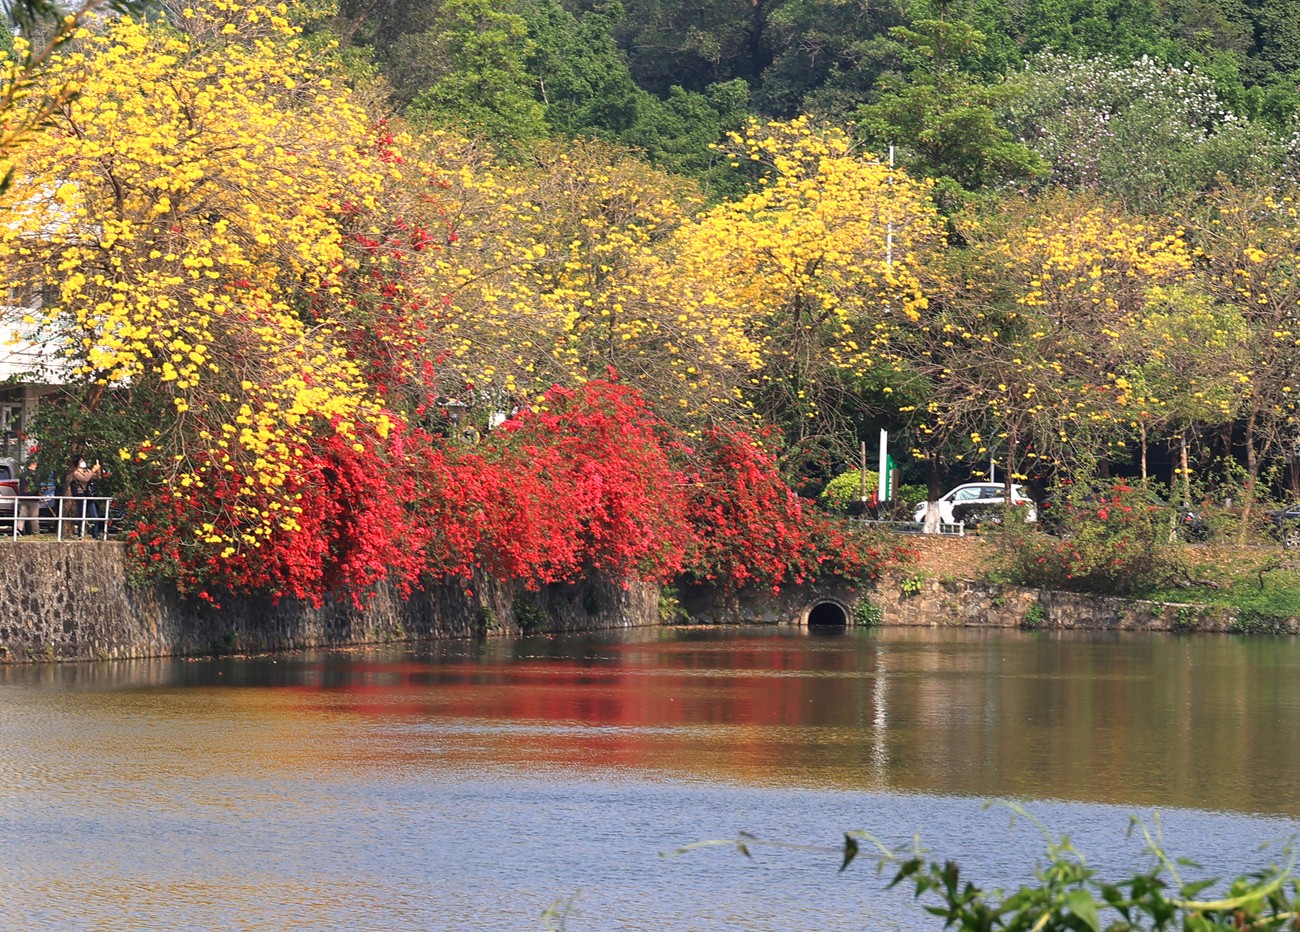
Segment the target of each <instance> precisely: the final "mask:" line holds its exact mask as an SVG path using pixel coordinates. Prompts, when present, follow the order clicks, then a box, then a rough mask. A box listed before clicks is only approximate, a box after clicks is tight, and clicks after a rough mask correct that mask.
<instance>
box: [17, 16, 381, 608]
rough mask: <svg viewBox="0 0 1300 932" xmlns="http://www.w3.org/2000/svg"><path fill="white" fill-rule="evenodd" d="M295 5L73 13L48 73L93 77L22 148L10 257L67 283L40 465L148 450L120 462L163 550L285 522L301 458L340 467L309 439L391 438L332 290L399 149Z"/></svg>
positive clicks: (57, 290) (183, 555) (231, 543)
mask: <svg viewBox="0 0 1300 932" xmlns="http://www.w3.org/2000/svg"><path fill="white" fill-rule="evenodd" d="M287 13H288V10H287V8H286V7H285V6H283V5H281V6H279V7H276V8H269V7H266V6H262V5H258V4H255V3H254V4H249V5H243V4H240V3H233V2H224V0H216V2H208V3H196V4H195V5H194V6H193V7H190V8H186V9H185V10H184V11H183V13H182V16H181V18H180V19H179V21H178V22H177V23H176V24H174V25H170V26H169V25H164V24H155V23H151V22H143V21H138V20H135V19H131V18H121V19H118V20H116V21H113V22H112V23H110V24H107V25H106V26H104V27H103V28H102V29H100V30H90V29H82V30H80V31H79V33H78V34H77V36H76V38H75V46H73V47H70V48H69V49H68V51H67V53H66V54H64V55H62V56H60V57H59V58H58V59H56V60H55V61H54V62H53V63H51V65H50V66H49V67H48V69H47V70H46V72H45V73H44V74H43V75H42V81H43V82H45V83H48V85H49V86H50V87H60V86H64V85H67V84H74V85H76V86H77V87H79V88H80V91H79V93H78V94H77V95H76V96H75V97H73V98H71V99H68V100H64V101H62V102H61V103H60V105H59V106H58V107H57V108H56V109H55V110H54V112H53V113H52V114H51V116H50V118H49V120H48V122H47V124H46V126H45V128H44V129H43V130H42V132H40V133H39V134H38V135H35V136H33V138H32V139H31V140H30V142H29V143H28V144H27V145H25V146H23V147H21V148H20V149H18V150H16V151H13V152H10V153H8V157H9V159H10V161H11V167H12V169H13V172H14V178H15V182H14V184H13V185H12V187H11V189H10V190H9V191H8V192H7V194H6V196H5V201H4V204H3V207H4V209H5V211H6V215H7V223H6V224H5V225H4V226H3V228H2V229H0V263H3V266H4V268H5V269H6V274H7V275H8V277H9V282H10V285H11V286H16V287H19V288H22V289H25V290H27V291H34V290H38V289H40V288H45V289H46V291H47V293H50V291H51V288H50V286H54V289H53V293H50V295H49V300H48V301H47V303H46V304H45V306H44V307H42V308H40V309H39V310H37V309H33V310H31V311H29V319H28V325H29V326H31V327H33V328H39V330H40V331H42V332H43V334H44V336H45V338H46V339H48V341H49V345H50V346H52V347H57V348H58V351H59V352H60V353H62V355H63V361H62V366H64V367H65V368H64V371H65V374H66V378H67V383H68V384H67V386H66V395H67V400H66V403H65V404H63V405H61V406H60V407H59V410H58V411H57V412H56V415H57V418H58V419H60V420H61V421H62V423H63V426H64V428H65V434H64V437H65V441H66V445H65V447H64V449H63V451H62V452H61V453H60V452H59V451H57V450H56V449H55V448H54V446H53V441H54V438H53V436H52V435H51V438H50V440H51V444H52V445H51V446H50V447H48V448H47V449H46V450H45V452H44V453H43V454H42V458H43V461H44V465H45V467H46V468H50V469H61V468H64V467H65V465H66V463H65V462H64V457H65V456H67V455H68V454H71V455H73V456H75V455H81V454H84V453H86V452H88V451H90V452H94V453H96V454H99V455H103V454H105V453H107V452H108V451H109V450H110V449H111V450H112V451H113V452H117V451H120V455H121V458H122V461H123V464H124V465H125V464H133V465H134V466H136V467H141V468H137V469H134V470H132V469H127V470H124V472H125V473H126V474H127V478H130V477H132V476H134V477H135V478H136V480H137V481H138V482H140V483H145V484H146V485H147V488H144V487H141V488H137V489H136V490H135V491H136V492H138V493H141V494H144V493H146V492H152V493H153V494H154V495H155V499H161V500H162V501H164V503H165V505H166V507H164V508H162V511H164V512H166V513H167V514H166V515H165V516H164V517H162V518H159V520H158V521H157V522H155V525H156V527H157V528H158V533H157V534H156V535H155V536H154V537H150V538H149V539H148V540H147V541H144V542H143V543H144V544H147V545H148V546H150V547H152V548H153V555H154V558H155V559H158V554H159V552H160V551H165V552H166V553H167V554H168V557H167V559H166V560H165V561H162V562H166V563H172V562H175V561H181V562H184V563H186V564H187V565H190V566H194V565H202V564H204V561H205V560H210V561H211V562H210V565H208V569H211V570H216V569H217V568H219V567H220V566H221V565H222V564H223V561H226V562H228V561H234V560H240V559H244V560H249V559H250V554H252V553H254V552H255V551H257V550H258V549H259V548H261V547H263V546H264V545H266V544H267V543H268V542H269V541H271V540H272V539H273V538H275V537H277V535H287V536H289V537H292V536H293V535H294V534H295V533H296V532H297V531H299V530H300V529H301V527H302V521H303V516H304V508H303V506H302V504H301V502H302V499H303V491H302V487H303V485H304V483H310V482H318V481H321V480H322V476H321V475H304V471H305V470H306V471H307V472H311V471H312V470H313V469H314V470H315V471H316V472H318V473H319V472H320V470H321V469H324V468H325V467H324V466H322V465H320V463H319V461H315V462H317V465H316V466H315V467H312V466H310V465H308V464H310V463H312V462H314V461H313V460H312V459H311V458H310V457H307V456H305V455H304V454H306V453H308V452H310V451H313V450H319V449H321V448H322V447H323V446H325V445H328V446H330V448H331V449H335V450H338V451H342V452H344V453H346V452H347V451H352V452H356V453H360V452H362V451H366V452H368V453H373V454H374V455H381V454H380V452H379V451H381V450H382V448H383V446H384V442H385V440H386V437H387V435H388V433H389V431H390V430H391V429H392V427H393V422H392V421H391V420H390V419H389V417H388V416H387V415H386V414H385V413H384V411H383V409H382V407H381V406H380V404H379V403H378V402H377V401H376V399H375V398H374V397H373V396H372V393H371V392H370V391H369V389H368V387H367V385H366V384H365V382H364V380H363V379H362V378H361V376H360V372H359V370H358V368H357V366H356V364H355V363H354V362H353V361H351V360H350V359H349V358H348V354H347V351H346V349H345V348H344V346H343V343H342V342H341V337H342V336H343V331H342V324H340V323H339V322H338V321H337V320H336V319H334V318H333V317H331V316H330V314H329V313H328V308H329V306H330V305H331V304H332V303H334V302H336V301H337V300H338V298H339V295H338V292H339V288H340V285H339V283H340V281H341V280H342V279H343V278H344V277H345V275H346V273H347V272H348V269H349V267H350V266H352V265H354V264H355V259H354V257H353V256H352V254H351V253H350V252H349V249H348V248H347V244H348V242H349V241H350V236H351V234H352V233H353V231H354V228H364V227H365V225H366V223H367V219H366V218H367V215H368V214H369V213H370V212H371V211H373V210H374V209H375V208H376V206H377V199H378V198H380V196H381V195H382V193H383V191H384V189H385V186H386V185H392V184H394V183H396V182H397V181H398V180H399V176H398V174H397V173H398V170H399V167H400V164H399V163H400V158H399V157H398V156H396V154H395V153H394V152H393V151H392V149H391V147H388V146H387V145H385V144H383V143H381V142H380V141H378V140H377V139H376V134H375V131H374V126H373V121H372V120H371V119H370V118H369V117H368V115H367V114H366V113H365V112H364V111H363V110H362V109H361V108H360V107H358V106H356V105H354V104H353V103H351V102H350V99H349V96H348V94H347V93H346V92H345V91H344V90H343V89H341V88H340V87H337V86H335V85H334V84H333V82H332V80H331V77H330V72H329V70H328V69H327V68H325V67H322V62H320V61H318V60H316V58H315V56H314V55H313V54H312V53H310V52H309V51H308V49H307V47H306V46H305V45H304V44H303V43H301V42H300V41H299V39H298V38H297V36H296V34H295V29H294V28H293V27H292V26H291V25H290V23H289V21H288V19H287ZM32 99H33V100H39V99H41V97H40V95H33V98H32ZM182 519H183V520H182ZM182 525H183V527H182ZM146 534H148V532H147V531H146ZM169 535H170V537H171V538H174V539H168V538H169ZM313 557H314V558H315V559H317V562H318V563H320V562H321V561H322V560H325V559H327V557H328V555H327V554H321V553H317V554H314V555H313ZM252 562H256V561H255V560H253V561H252ZM249 565H251V563H250V564H249ZM362 582H365V580H362ZM309 588H310V587H309V586H295V585H290V586H289V587H288V591H293V592H295V593H297V594H307V593H308V589H309Z"/></svg>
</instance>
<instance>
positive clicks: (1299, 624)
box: [681, 575, 1300, 634]
mask: <svg viewBox="0 0 1300 932" xmlns="http://www.w3.org/2000/svg"><path fill="white" fill-rule="evenodd" d="M681 600H682V605H683V607H684V608H685V609H686V611H687V612H688V613H689V614H690V616H691V619H692V620H693V621H697V622H700V623H703V624H807V622H808V615H809V612H810V610H811V609H812V608H813V607H814V606H816V605H817V604H819V603H822V602H832V603H834V604H836V605H838V606H841V607H842V608H843V609H844V614H845V618H846V621H847V622H848V624H850V625H853V624H858V623H862V621H863V620H864V619H866V620H869V621H870V623H875V624H881V625H890V626H900V627H930V628H943V627H960V626H969V627H981V628H1044V629H1056V630H1094V631H1205V632H1267V633H1291V634H1297V633H1300V619H1297V618H1276V619H1263V620H1261V619H1246V618H1239V617H1237V616H1235V615H1234V614H1233V613H1232V611H1231V610H1229V609H1227V608H1224V607H1222V606H1214V605H1200V604H1196V603H1181V602H1151V601H1145V600H1140V599H1121V598H1113V597H1108V596H1098V595H1087V594H1084V593H1078V592H1053V591H1046V590H1039V589H1026V588H1022V587H1019V586H1001V585H994V584H991V583H980V582H973V581H970V580H960V579H958V580H938V579H923V578H920V577H917V576H906V575H890V576H886V577H884V578H882V579H880V580H879V581H878V582H877V583H876V585H875V586H874V587H872V588H851V587H847V586H839V587H835V586H795V587H790V588H786V589H782V590H781V591H780V592H779V593H776V594H773V593H770V592H750V593H739V594H737V593H725V592H722V591H720V590H715V589H708V588H701V587H687V588H684V589H683V591H682V594H681Z"/></svg>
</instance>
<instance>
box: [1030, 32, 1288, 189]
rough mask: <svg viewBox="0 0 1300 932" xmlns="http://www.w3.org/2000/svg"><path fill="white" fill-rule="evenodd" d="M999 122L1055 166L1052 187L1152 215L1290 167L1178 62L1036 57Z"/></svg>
mask: <svg viewBox="0 0 1300 932" xmlns="http://www.w3.org/2000/svg"><path fill="white" fill-rule="evenodd" d="M1010 84H1011V85H1012V87H1013V88H1014V90H1015V91H1016V92H1017V93H1015V94H1014V95H1011V96H1009V98H1008V99H1009V103H1008V105H1007V107H1006V111H1005V119H1006V120H1007V121H1008V125H1009V126H1010V127H1011V129H1012V132H1014V133H1015V134H1016V136H1017V137H1018V138H1019V139H1020V140H1021V141H1022V142H1023V143H1024V144H1025V145H1028V146H1029V147H1030V148H1032V149H1034V150H1035V151H1036V152H1037V153H1038V154H1039V155H1041V156H1042V157H1043V158H1044V159H1045V160H1046V161H1047V162H1049V163H1050V165H1051V176H1050V177H1051V180H1052V181H1053V182H1055V183H1057V184H1063V185H1067V186H1069V187H1076V188H1091V189H1095V190H1100V191H1105V192H1108V193H1110V194H1113V195H1116V196H1118V197H1120V198H1122V199H1123V200H1124V202H1125V203H1126V205H1127V206H1128V207H1129V208H1130V209H1135V210H1139V211H1151V210H1157V209H1159V208H1161V207H1163V206H1166V205H1168V204H1169V203H1170V202H1172V201H1174V200H1176V199H1177V198H1179V197H1180V196H1182V195H1185V194H1187V193H1191V192H1196V191H1204V190H1207V189H1210V188H1212V187H1214V186H1215V185H1216V184H1217V183H1218V181H1219V179H1220V178H1226V179H1227V180H1230V181H1234V182H1244V181H1249V180H1253V179H1258V178H1261V177H1270V176H1273V175H1276V174H1277V173H1278V172H1280V171H1282V170H1283V169H1284V168H1285V167H1286V166H1287V164H1288V162H1289V161H1290V160H1291V156H1290V154H1289V149H1288V147H1287V144H1286V141H1285V140H1283V139H1281V138H1279V137H1278V136H1277V135H1276V134H1275V133H1273V132H1272V131H1271V130H1270V129H1268V128H1267V127H1265V126H1263V125H1262V124H1258V123H1252V122H1250V121H1249V120H1246V119H1244V118H1242V117H1239V116H1238V115H1236V114H1234V113H1233V111H1232V110H1231V109H1230V108H1229V107H1228V106H1227V104H1226V103H1224V101H1223V100H1222V99H1221V98H1220V96H1219V94H1218V93H1217V90H1216V88H1215V83H1214V81H1213V79H1212V78H1210V77H1209V76H1208V75H1205V74H1202V73H1200V72H1198V71H1196V70H1195V69H1193V68H1192V66H1190V65H1188V64H1186V63H1184V64H1183V65H1181V66H1173V65H1169V64H1166V63H1164V62H1160V61H1156V60H1154V59H1151V58H1147V57H1145V56H1144V57H1143V58H1141V59H1139V60H1137V61H1134V62H1131V63H1128V64H1123V63H1120V62H1117V61H1115V60H1112V59H1107V58H1093V59H1087V60H1082V59H1077V58H1072V57H1070V56H1067V55H1061V54H1056V53H1050V52H1046V53H1042V54H1039V55H1036V56H1034V58H1032V59H1031V60H1030V61H1029V63H1028V64H1027V65H1026V67H1025V70H1024V71H1023V72H1021V73H1020V74H1019V75H1016V76H1014V77H1012V78H1011V79H1010Z"/></svg>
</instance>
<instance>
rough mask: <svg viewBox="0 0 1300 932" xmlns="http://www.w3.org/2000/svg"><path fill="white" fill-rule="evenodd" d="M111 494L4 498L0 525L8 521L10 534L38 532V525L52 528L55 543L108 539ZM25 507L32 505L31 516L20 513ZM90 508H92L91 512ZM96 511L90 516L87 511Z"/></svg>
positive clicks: (17, 536)
mask: <svg viewBox="0 0 1300 932" xmlns="http://www.w3.org/2000/svg"><path fill="white" fill-rule="evenodd" d="M112 504H113V497H112V496H111V495H6V496H3V497H0V524H3V523H4V522H6V521H7V522H9V525H10V535H11V537H12V539H13V540H17V539H18V538H19V536H20V535H23V534H25V533H28V532H29V531H30V530H31V528H33V527H34V528H35V531H34V532H33V533H40V531H41V529H42V525H50V524H53V525H54V537H55V539H56V540H64V539H69V540H70V539H72V538H73V537H83V538H84V537H91V538H96V539H98V540H108V535H109V531H110V530H111V528H112V524H113V515H112V512H111V511H110V510H109V509H110V506H112ZM25 505H35V506H36V508H35V512H36V513H35V514H27V515H25V514H23V511H24V507H23V506H25ZM92 506H93V509H92ZM92 510H94V511H96V512H98V514H97V515H92V514H91V511H92Z"/></svg>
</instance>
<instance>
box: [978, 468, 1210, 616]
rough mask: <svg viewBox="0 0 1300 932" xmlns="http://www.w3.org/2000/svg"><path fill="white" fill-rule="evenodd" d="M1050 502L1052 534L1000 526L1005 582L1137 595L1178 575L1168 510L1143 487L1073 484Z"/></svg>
mask: <svg viewBox="0 0 1300 932" xmlns="http://www.w3.org/2000/svg"><path fill="white" fill-rule="evenodd" d="M1055 508H1056V511H1057V513H1056V514H1055V515H1054V522H1053V528H1054V533H1053V534H1044V533H1042V532H1041V531H1038V530H1035V529H1034V528H1033V527H1032V525H1024V524H1022V523H1021V522H1011V523H1010V524H1009V525H1008V526H1007V528H1006V529H1005V530H1004V531H1003V532H1002V533H1003V541H1004V547H1003V551H1002V560H1003V564H1004V567H1005V570H1006V572H1007V574H1008V576H1009V578H1010V580H1011V581H1012V582H1015V583H1018V584H1020V585H1025V586H1034V587H1038V588H1043V589H1065V590H1070V591H1076V592H1098V593H1103V594H1114V595H1140V594H1142V593H1144V592H1148V591H1151V590H1153V589H1158V588H1161V587H1162V586H1165V585H1168V584H1169V583H1170V582H1171V581H1173V580H1176V579H1179V578H1182V577H1185V575H1186V571H1185V568H1184V567H1183V564H1182V561H1181V557H1180V551H1179V548H1178V546H1177V539H1176V536H1175V534H1174V530H1175V528H1174V520H1175V518H1176V515H1175V513H1174V511H1173V510H1172V509H1170V508H1169V507H1168V506H1167V505H1165V504H1164V503H1163V502H1161V501H1160V500H1159V499H1157V498H1156V497H1155V496H1153V495H1151V494H1150V493H1147V492H1145V491H1143V490H1142V489H1139V488H1134V487H1132V486H1129V485H1126V484H1124V483H1117V484H1115V485H1113V486H1111V487H1108V488H1095V487H1094V488H1091V489H1083V488H1081V487H1078V486H1076V487H1075V488H1074V489H1073V490H1071V491H1070V492H1069V493H1068V494H1067V495H1066V496H1065V498H1064V500H1063V501H1062V502H1061V503H1060V504H1058V505H1056V506H1055Z"/></svg>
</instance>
